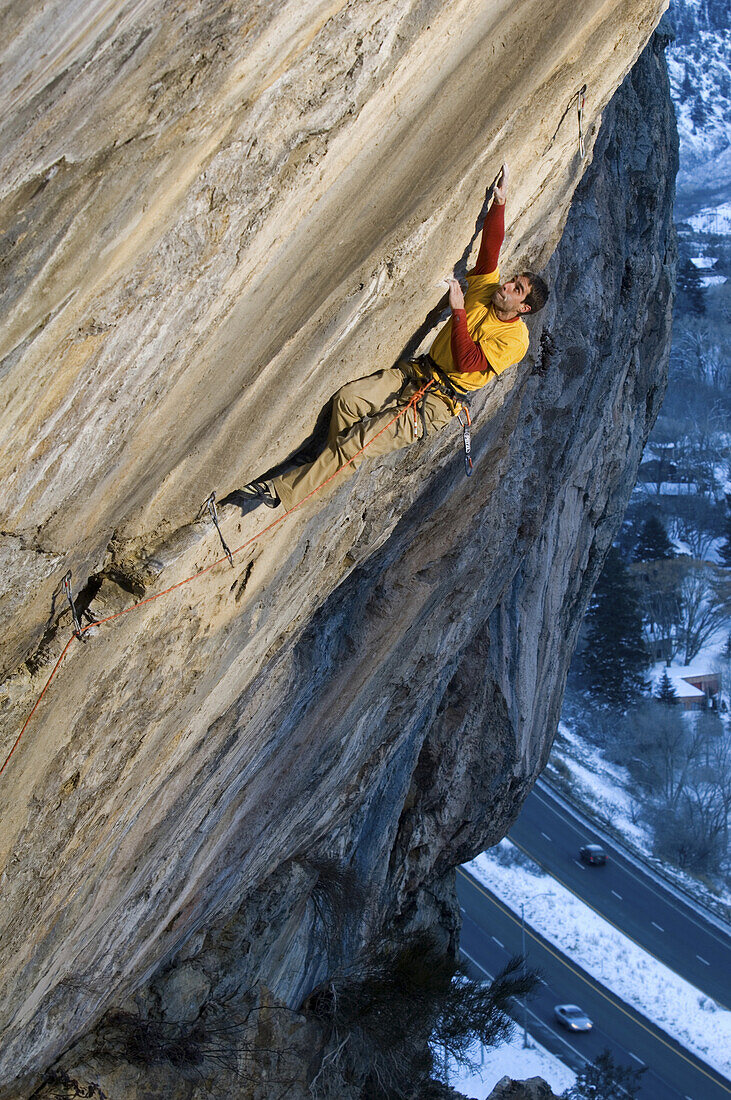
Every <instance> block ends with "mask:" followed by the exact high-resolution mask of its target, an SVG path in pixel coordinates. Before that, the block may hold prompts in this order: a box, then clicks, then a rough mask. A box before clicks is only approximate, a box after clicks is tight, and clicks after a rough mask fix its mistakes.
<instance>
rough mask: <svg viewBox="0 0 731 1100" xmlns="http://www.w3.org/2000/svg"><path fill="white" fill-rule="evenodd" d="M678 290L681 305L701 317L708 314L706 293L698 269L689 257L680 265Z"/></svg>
mask: <svg viewBox="0 0 731 1100" xmlns="http://www.w3.org/2000/svg"><path fill="white" fill-rule="evenodd" d="M677 288H678V296H679V297H680V300H681V301H680V304H681V305H682V306H683V307H684V308H687V309H688V311H689V312H690V313H695V314H696V316H698V317H701V316H702V315H703V314H704V313H705V312H706V299H705V292H704V288H703V282H702V281H701V277H700V275H699V274H698V268H697V267H696V266H695V264H694V263H693V261H692V260H691V259H690V257H689V256H686V257H685V259H684V260H683V261H682V263H679V264H678V275H677Z"/></svg>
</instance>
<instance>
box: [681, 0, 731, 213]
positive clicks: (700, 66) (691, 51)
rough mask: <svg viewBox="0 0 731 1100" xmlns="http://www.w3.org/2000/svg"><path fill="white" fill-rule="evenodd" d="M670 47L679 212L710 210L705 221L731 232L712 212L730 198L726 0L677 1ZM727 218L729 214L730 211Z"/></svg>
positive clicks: (730, 47)
mask: <svg viewBox="0 0 731 1100" xmlns="http://www.w3.org/2000/svg"><path fill="white" fill-rule="evenodd" d="M669 14H670V16H671V19H672V23H673V26H674V32H675V38H674V41H673V42H672V44H671V45H670V46H669V48H668V69H669V71H670V81H671V89H672V95H673V101H674V103H675V106H676V114H677V120H678V131H679V133H680V172H679V174H678V196H677V198H678V215H679V218H680V217H682V218H688V217H689V216H692V215H693V214H696V213H697V212H698V210H699V209H700V208H704V207H705V208H706V209H707V210H708V216H707V218H706V220H707V223H708V224H707V226H706V228H707V229H708V230H710V231H714V222H717V224H716V231H717V232H721V233H724V232H728V230H727V228H726V227H725V225H726V223H725V222H724V220H723V216H722V213H721V216H720V217H719V218H718V219H714V218H713V212H714V211H715V209H717V208H719V207H720V208H722V207H723V205H724V204H726V205H727V204H728V203H729V201H730V200H731V185H730V184H729V180H731V134H730V133H729V114H730V113H731V25H730V24H729V9H728V4H727V3H726V2H725V0H673V3H672V4H671V6H670V11H669ZM726 218H728V214H727V215H726Z"/></svg>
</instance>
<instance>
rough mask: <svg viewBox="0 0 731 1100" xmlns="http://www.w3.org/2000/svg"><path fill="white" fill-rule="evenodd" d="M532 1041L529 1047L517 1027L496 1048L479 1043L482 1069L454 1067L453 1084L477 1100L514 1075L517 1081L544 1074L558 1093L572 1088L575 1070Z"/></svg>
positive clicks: (476, 1056) (475, 1052) (476, 1053)
mask: <svg viewBox="0 0 731 1100" xmlns="http://www.w3.org/2000/svg"><path fill="white" fill-rule="evenodd" d="M529 1042H530V1044H531V1045H530V1047H529V1048H528V1049H527V1050H526V1049H525V1048H524V1047H523V1036H522V1033H521V1032H520V1031H519V1030H518V1029H516V1031H515V1034H514V1036H513V1038H512V1039H510V1040H509V1041H508V1042H507V1043H503V1044H502V1046H499V1047H494V1048H493V1049H492V1050H486V1049H485V1048H484V1047H483V1046H477V1047H476V1048H475V1049H474V1050H473V1051H472V1052H471V1057H472V1059H473V1061H474V1062H476V1063H478V1064H479V1069H478V1070H476V1071H475V1072H474V1073H470V1071H469V1070H467V1069H464V1068H462V1067H461V1066H459V1067H457V1066H453V1067H452V1068H451V1070H450V1073H449V1083H450V1085H451V1086H452V1088H455V1089H457V1091H458V1092H462V1093H464V1095H465V1096H469V1097H475V1100H485V1097H486V1096H489V1095H490V1093H491V1092H492V1090H493V1089H494V1088H495V1085H496V1084H497V1083H498V1081H501V1080H502V1079H503V1077H512V1078H513V1079H514V1080H516V1081H526V1080H528V1078H529V1077H542V1078H543V1080H544V1081H547V1082H548V1084H549V1085H550V1086H551V1088H552V1089H553V1091H554V1092H555V1093H557V1094H558V1093H561V1092H563V1091H564V1089H568V1088H571V1086H572V1085H573V1083H574V1081H575V1080H576V1074H575V1073H574V1072H573V1070H570V1069H569V1068H568V1066H565V1065H564V1064H563V1062H561V1061H559V1059H558V1058H556V1057H555V1055H553V1054H551V1053H549V1051H547V1050H546V1048H545V1047H542V1046H541V1045H540V1043H537V1042H536V1041H535V1039H533V1038H531V1037H530V1036H529Z"/></svg>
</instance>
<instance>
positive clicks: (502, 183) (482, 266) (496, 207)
mask: <svg viewBox="0 0 731 1100" xmlns="http://www.w3.org/2000/svg"><path fill="white" fill-rule="evenodd" d="M492 194H493V201H492V206H491V207H490V209H489V210H488V212H487V214H486V215H485V220H484V222H483V223H482V240H481V241H480V251H479V252H478V254H477V263H476V264H475V267H474V270H473V271H470V272H468V274H470V275H490V274H491V273H492V272H493V271H494V270H495V268H496V267H497V265H498V259H499V257H500V249H501V247H502V243H503V238H504V237H505V199H506V198H507V194H508V166H507V164H504V165H503V166H502V168H501V170H500V175H499V176H498V181H497V183H496V184H495V188H494V190H493V193H492Z"/></svg>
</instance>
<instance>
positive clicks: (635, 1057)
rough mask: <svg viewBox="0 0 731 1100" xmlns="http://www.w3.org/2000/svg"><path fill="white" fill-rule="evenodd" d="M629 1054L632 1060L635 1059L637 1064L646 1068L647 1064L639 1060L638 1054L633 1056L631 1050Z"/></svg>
mask: <svg viewBox="0 0 731 1100" xmlns="http://www.w3.org/2000/svg"><path fill="white" fill-rule="evenodd" d="M627 1053H628V1054H629V1056H630V1058H634V1060H635V1062H639V1063H640V1065H641V1066H644V1064H645V1063H644V1062H643V1061H642V1059H641V1058H638V1057H637V1055H636V1054H633V1053H632V1051H631V1050H628V1051H627Z"/></svg>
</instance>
